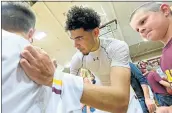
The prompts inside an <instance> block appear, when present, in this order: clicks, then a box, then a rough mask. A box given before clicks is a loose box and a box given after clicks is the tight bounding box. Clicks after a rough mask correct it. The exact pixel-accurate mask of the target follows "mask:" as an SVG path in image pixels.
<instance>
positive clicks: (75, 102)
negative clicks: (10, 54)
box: [52, 70, 83, 113]
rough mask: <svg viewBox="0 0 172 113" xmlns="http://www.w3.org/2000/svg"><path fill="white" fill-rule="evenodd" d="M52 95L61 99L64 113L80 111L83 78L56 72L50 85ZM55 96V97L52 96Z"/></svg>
mask: <svg viewBox="0 0 172 113" xmlns="http://www.w3.org/2000/svg"><path fill="white" fill-rule="evenodd" d="M52 89H53V93H54V94H56V96H57V97H58V96H59V95H60V97H61V99H62V106H63V107H65V112H64V113H69V112H76V111H80V110H81V109H82V108H81V103H80V99H81V97H82V93H83V78H82V77H79V76H74V75H72V74H68V73H64V72H61V71H58V70H57V71H56V72H55V76H54V79H53V85H52ZM54 96H55V95H54Z"/></svg>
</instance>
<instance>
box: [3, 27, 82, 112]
mask: <svg viewBox="0 0 172 113" xmlns="http://www.w3.org/2000/svg"><path fill="white" fill-rule="evenodd" d="M29 44H30V43H29V41H27V40H26V39H24V38H23V37H20V36H18V35H16V34H13V33H9V32H7V31H4V30H2V113H59V112H58V109H59V107H58V104H59V101H60V102H62V105H63V104H64V105H65V107H66V108H62V109H61V110H62V111H63V112H62V113H71V112H72V113H81V104H80V98H81V96H82V92H83V85H81V84H83V79H82V78H80V77H75V76H70V75H69V74H65V73H63V72H61V71H59V70H57V71H56V72H55V74H54V79H56V80H59V81H62V83H63V84H62V85H61V86H60V85H59V86H58V84H55V83H54V82H53V85H52V87H55V88H56V91H57V90H61V92H62V93H61V94H57V93H58V92H57V93H55V91H53V92H52V88H49V87H46V86H42V85H38V84H36V83H35V82H33V81H32V80H30V79H29V78H28V77H27V75H26V74H25V72H24V71H23V69H22V68H21V67H20V65H19V60H20V53H21V52H22V51H23V49H24V47H26V46H27V45H29ZM64 105H63V106H64Z"/></svg>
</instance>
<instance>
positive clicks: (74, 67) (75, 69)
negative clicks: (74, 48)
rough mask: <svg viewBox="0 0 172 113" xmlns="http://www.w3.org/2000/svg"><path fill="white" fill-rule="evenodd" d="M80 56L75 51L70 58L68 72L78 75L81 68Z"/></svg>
mask: <svg viewBox="0 0 172 113" xmlns="http://www.w3.org/2000/svg"><path fill="white" fill-rule="evenodd" d="M82 63H83V62H82V56H81V55H80V54H79V53H76V54H75V55H74V56H73V57H72V60H71V64H70V74H73V75H79V71H80V68H82V65H83V64H82Z"/></svg>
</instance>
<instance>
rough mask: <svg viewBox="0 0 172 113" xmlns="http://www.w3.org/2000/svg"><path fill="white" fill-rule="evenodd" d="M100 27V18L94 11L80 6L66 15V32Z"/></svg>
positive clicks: (73, 8)
mask: <svg viewBox="0 0 172 113" xmlns="http://www.w3.org/2000/svg"><path fill="white" fill-rule="evenodd" d="M99 26H100V16H99V15H98V13H97V12H96V11H94V10H93V9H90V8H86V7H82V6H80V7H79V6H74V7H72V8H71V9H70V10H69V11H68V13H67V20H66V27H65V29H66V31H68V30H75V29H79V28H83V29H84V30H85V31H88V30H92V29H94V28H96V27H99Z"/></svg>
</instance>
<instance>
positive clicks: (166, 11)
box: [160, 4, 171, 17]
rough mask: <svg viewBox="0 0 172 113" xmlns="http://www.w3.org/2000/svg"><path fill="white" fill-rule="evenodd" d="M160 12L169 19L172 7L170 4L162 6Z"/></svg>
mask: <svg viewBox="0 0 172 113" xmlns="http://www.w3.org/2000/svg"><path fill="white" fill-rule="evenodd" d="M160 11H161V12H162V13H163V14H164V15H165V16H166V17H168V16H169V15H170V13H171V9H170V6H169V5H168V4H162V5H161V6H160Z"/></svg>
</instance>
